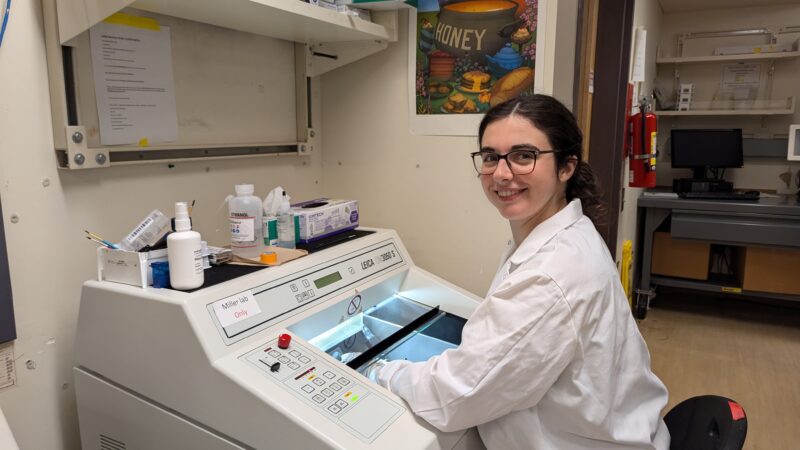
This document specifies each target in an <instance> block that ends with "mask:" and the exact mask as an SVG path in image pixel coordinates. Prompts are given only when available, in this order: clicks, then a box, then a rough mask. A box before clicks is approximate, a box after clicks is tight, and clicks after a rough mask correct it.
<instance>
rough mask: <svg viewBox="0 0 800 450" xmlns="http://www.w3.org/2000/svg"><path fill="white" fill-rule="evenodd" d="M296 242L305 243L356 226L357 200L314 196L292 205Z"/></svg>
mask: <svg viewBox="0 0 800 450" xmlns="http://www.w3.org/2000/svg"><path fill="white" fill-rule="evenodd" d="M292 212H293V213H294V214H295V216H296V217H297V219H298V220H297V222H298V225H299V230H297V231H298V236H299V239H298V242H301V243H303V244H307V243H309V242H313V241H316V240H317V239H321V238H324V237H327V236H331V235H334V234H336V233H341V232H342V231H347V230H352V229H353V228H356V227H357V226H358V201H356V200H340V199H329V198H316V199H314V200H308V201H305V202H300V203H295V204H294V205H292Z"/></svg>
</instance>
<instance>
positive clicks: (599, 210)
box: [567, 159, 607, 227]
mask: <svg viewBox="0 0 800 450" xmlns="http://www.w3.org/2000/svg"><path fill="white" fill-rule="evenodd" d="M599 191H600V189H599V188H598V187H597V180H596V178H595V176H594V172H593V171H592V167H591V166H590V165H589V164H588V163H586V162H583V161H581V160H580V159H578V163H577V166H576V167H575V172H574V173H573V174H572V178H570V179H569V181H567V202H571V201H572V200H574V199H576V198H577V199H580V201H581V206H582V207H583V214H585V215H586V217H588V218H589V219H590V220H591V221H592V223H594V226H595V227H597V226H599V225H601V224H604V223H605V222H604V220H605V215H606V212H607V211H606V207H605V204H604V203H603V201H602V199H601V197H600V192H599Z"/></svg>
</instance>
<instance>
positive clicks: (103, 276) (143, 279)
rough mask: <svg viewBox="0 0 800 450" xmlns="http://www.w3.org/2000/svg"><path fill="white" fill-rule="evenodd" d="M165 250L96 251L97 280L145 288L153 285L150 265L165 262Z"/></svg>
mask: <svg viewBox="0 0 800 450" xmlns="http://www.w3.org/2000/svg"><path fill="white" fill-rule="evenodd" d="M166 260H167V249H165V248H163V249H159V250H151V251H149V252H129V251H125V250H114V249H111V248H106V247H99V248H98V249H97V279H98V280H99V281H113V282H115V283H123V284H131V285H133V286H139V287H141V288H146V287H147V286H150V285H152V284H153V272H152V269H150V263H151V262H155V261H166Z"/></svg>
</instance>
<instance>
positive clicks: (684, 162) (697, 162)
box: [670, 128, 744, 169]
mask: <svg viewBox="0 0 800 450" xmlns="http://www.w3.org/2000/svg"><path fill="white" fill-rule="evenodd" d="M670 151H671V152H672V167H676V168H689V169H690V168H699V167H712V168H713V167H717V168H726V167H742V165H743V163H744V158H743V155H742V130H741V129H740V128H737V129H730V130H722V129H714V130H672V133H671V135H670Z"/></svg>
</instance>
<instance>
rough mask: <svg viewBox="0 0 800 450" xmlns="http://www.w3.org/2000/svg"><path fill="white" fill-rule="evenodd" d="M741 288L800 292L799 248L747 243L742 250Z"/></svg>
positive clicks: (791, 292)
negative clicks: (749, 244)
mask: <svg viewBox="0 0 800 450" xmlns="http://www.w3.org/2000/svg"><path fill="white" fill-rule="evenodd" d="M740 267H742V269H741V271H742V289H744V290H746V291H757V292H770V293H773V294H789V295H800V277H799V276H798V270H800V250H798V249H789V248H779V247H776V248H773V247H757V246H748V247H745V248H743V249H742V261H741V266H740Z"/></svg>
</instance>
